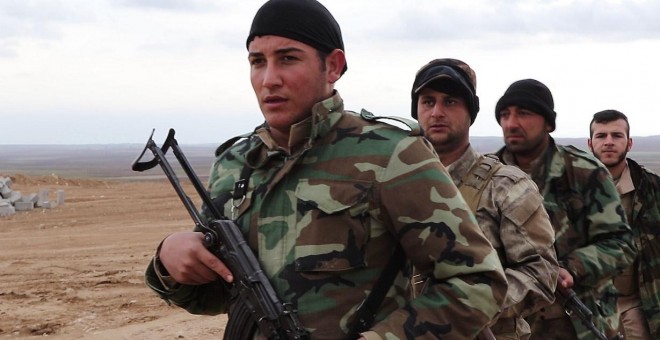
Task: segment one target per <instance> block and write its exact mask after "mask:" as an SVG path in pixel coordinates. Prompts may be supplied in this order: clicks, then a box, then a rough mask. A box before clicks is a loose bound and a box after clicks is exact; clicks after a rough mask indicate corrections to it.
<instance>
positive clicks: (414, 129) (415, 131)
mask: <svg viewBox="0 0 660 340" xmlns="http://www.w3.org/2000/svg"><path fill="white" fill-rule="evenodd" d="M360 117H362V119H364V120H368V121H382V120H387V119H389V120H394V121H397V122H399V123H401V124H404V125H406V126H408V128H409V129H410V133H409V135H410V136H421V135H422V129H421V128H420V127H419V123H417V122H416V121H414V120H411V119H407V118H403V117H397V116H376V115H374V114H373V113H371V112H369V111H367V110H365V109H362V111H360ZM390 125H392V124H390ZM392 126H394V125H392Z"/></svg>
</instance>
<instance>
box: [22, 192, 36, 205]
mask: <svg viewBox="0 0 660 340" xmlns="http://www.w3.org/2000/svg"><path fill="white" fill-rule="evenodd" d="M38 200H39V196H37V194H36V193H31V194H29V195H27V196H23V197H22V198H21V201H22V202H32V203H37V201H38Z"/></svg>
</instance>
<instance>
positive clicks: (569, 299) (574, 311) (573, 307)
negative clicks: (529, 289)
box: [557, 287, 623, 340]
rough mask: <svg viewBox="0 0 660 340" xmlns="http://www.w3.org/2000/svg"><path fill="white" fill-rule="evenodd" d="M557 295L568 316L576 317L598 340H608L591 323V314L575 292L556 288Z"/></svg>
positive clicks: (618, 337)
mask: <svg viewBox="0 0 660 340" xmlns="http://www.w3.org/2000/svg"><path fill="white" fill-rule="evenodd" d="M557 293H558V294H559V296H560V297H561V298H562V300H563V305H564V308H565V309H566V314H568V315H569V316H571V315H577V317H578V318H579V319H580V321H581V322H582V324H583V325H584V326H585V327H587V328H589V330H590V331H591V332H592V333H593V334H594V335H595V336H596V338H597V339H599V340H609V339H608V338H607V337H606V336H605V334H603V332H601V331H600V330H599V329H598V328H597V327H596V325H595V324H594V321H593V319H592V318H593V315H594V314H593V312H592V311H591V310H589V308H588V307H587V306H586V305H585V304H584V303H583V302H582V301H581V300H580V299H579V298H578V297H577V294H575V291H574V290H572V289H570V288H560V287H557ZM621 339H623V336H621V334H617V335H615V336H614V337H613V338H612V340H621Z"/></svg>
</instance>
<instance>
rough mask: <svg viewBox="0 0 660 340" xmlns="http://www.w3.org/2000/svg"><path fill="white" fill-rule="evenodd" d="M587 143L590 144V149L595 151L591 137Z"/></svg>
mask: <svg viewBox="0 0 660 340" xmlns="http://www.w3.org/2000/svg"><path fill="white" fill-rule="evenodd" d="M587 145H588V146H589V150H591V152H594V147H593V145H592V144H591V138H589V139H587Z"/></svg>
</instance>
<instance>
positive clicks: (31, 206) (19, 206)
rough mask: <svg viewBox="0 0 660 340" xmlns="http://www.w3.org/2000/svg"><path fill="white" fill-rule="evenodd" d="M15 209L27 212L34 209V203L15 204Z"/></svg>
mask: <svg viewBox="0 0 660 340" xmlns="http://www.w3.org/2000/svg"><path fill="white" fill-rule="evenodd" d="M14 208H15V209H16V211H27V210H33V209H34V202H21V201H19V202H16V203H14Z"/></svg>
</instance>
